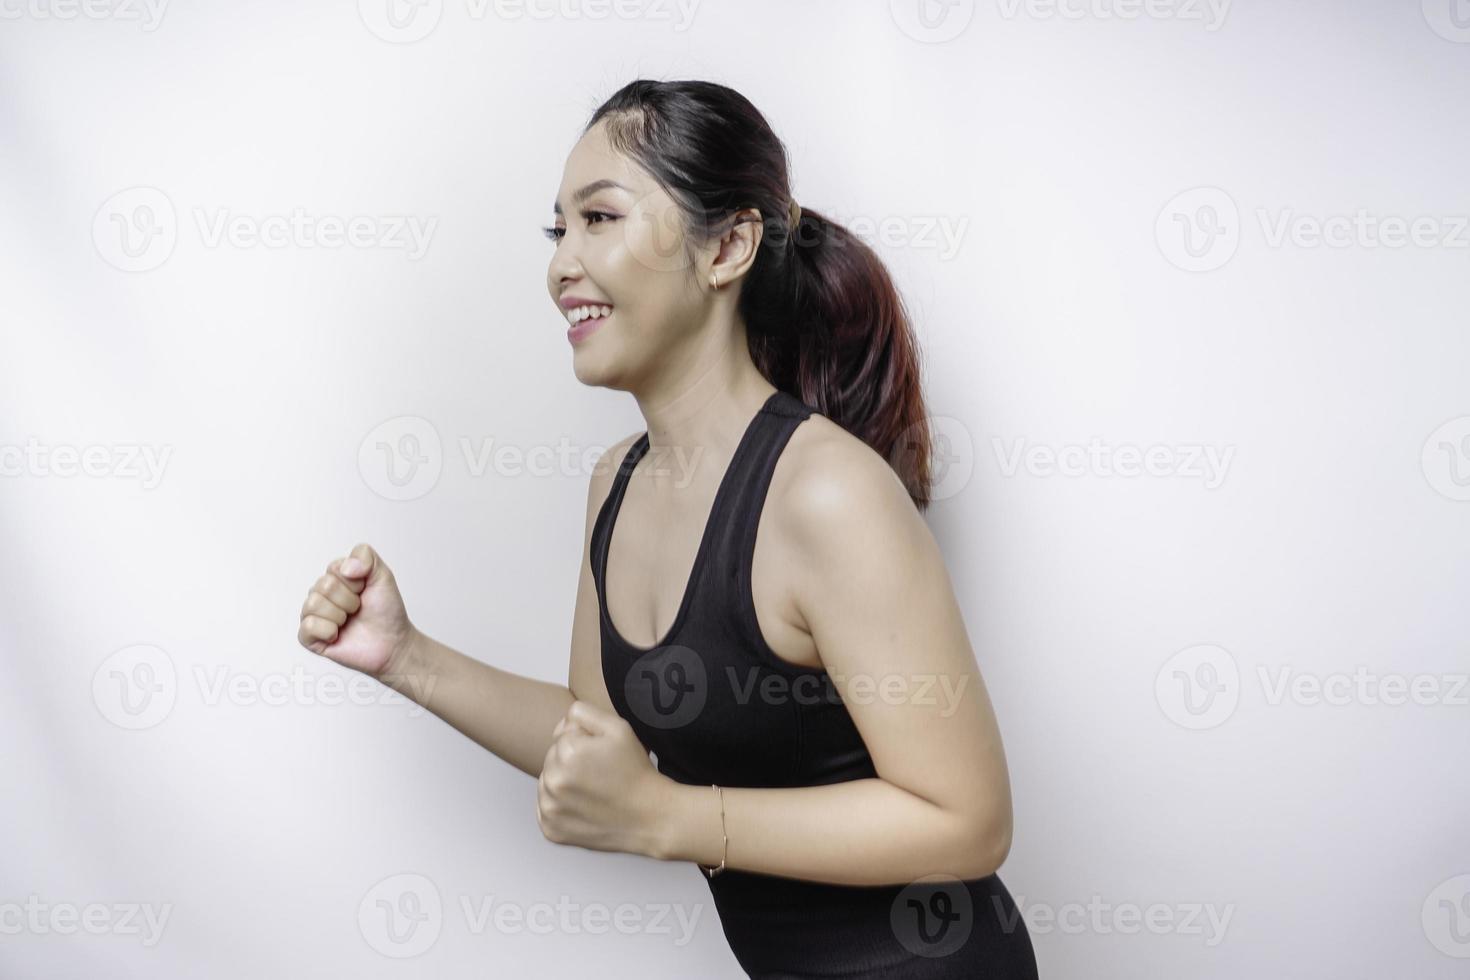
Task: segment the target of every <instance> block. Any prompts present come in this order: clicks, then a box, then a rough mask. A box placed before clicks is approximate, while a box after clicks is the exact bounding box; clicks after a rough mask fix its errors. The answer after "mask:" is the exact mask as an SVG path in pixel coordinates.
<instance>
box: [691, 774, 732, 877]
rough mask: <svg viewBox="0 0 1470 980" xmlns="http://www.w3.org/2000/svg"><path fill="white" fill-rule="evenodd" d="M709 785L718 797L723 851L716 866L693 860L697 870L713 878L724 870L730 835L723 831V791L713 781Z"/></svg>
mask: <svg viewBox="0 0 1470 980" xmlns="http://www.w3.org/2000/svg"><path fill="white" fill-rule="evenodd" d="M710 786H711V787H713V788H714V791H715V793H716V794H718V795H719V797H720V834H721V835H722V836H724V838H725V848H724V853H723V854H721V855H720V866H719V867H717V868H716V867H710V866H706V865H703V864H699V862H698V861H696V862H694V863H695V864H699V870H700V871H703V872H704V876H705V877H706V878H713V877H714V876H715V875H717V874H719V873H720V872H721V871H724V870H725V858H726V857H728V856H729V854H730V836H729V835H728V834H726V833H725V791H724V790H722V789H720V787H719V786H716V785H715V784H714V783H710Z"/></svg>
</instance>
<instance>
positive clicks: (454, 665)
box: [379, 434, 637, 778]
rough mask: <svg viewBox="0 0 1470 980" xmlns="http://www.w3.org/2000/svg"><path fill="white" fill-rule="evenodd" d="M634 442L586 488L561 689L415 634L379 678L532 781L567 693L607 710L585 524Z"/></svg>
mask: <svg viewBox="0 0 1470 980" xmlns="http://www.w3.org/2000/svg"><path fill="white" fill-rule="evenodd" d="M636 437H637V436H636V434H635V435H633V436H629V437H627V438H625V439H623V440H622V441H621V442H619V443H617V444H616V445H615V446H612V447H611V448H609V449H608V450H607V451H606V452H605V453H604V454H603V456H602V458H600V459H599V460H598V462H597V463H596V464H595V465H594V466H593V471H592V475H591V478H590V479H589V480H588V483H587V506H586V513H585V515H584V522H583V529H582V565H581V569H580V572H579V575H578V578H577V599H576V606H575V611H574V613H573V617H572V641H571V658H570V663H569V665H568V670H567V681H568V682H567V684H552V683H548V682H546V681H540V680H535V679H533V678H529V677H522V676H521V675H519V674H512V673H509V672H508V671H504V670H500V669H498V668H495V667H492V666H490V665H489V664H485V663H481V662H480V661H478V660H475V659H474V658H473V657H468V656H465V655H464V654H463V653H460V652H459V651H458V650H455V649H453V648H452V647H449V646H446V645H445V644H443V643H440V642H439V641H437V640H435V639H433V638H431V637H429V636H426V635H424V634H423V633H422V632H419V631H417V630H415V635H414V637H413V640H412V642H410V643H408V644H406V645H405V647H404V650H403V654H402V656H401V657H400V658H399V660H398V662H397V663H395V664H393V665H392V666H390V667H389V668H388V670H387V671H385V672H384V674H383V676H382V677H380V678H379V680H381V681H382V682H383V683H384V684H387V685H388V686H390V687H392V688H393V689H394V690H396V691H398V692H399V693H400V694H403V695H404V696H405V697H407V698H409V699H411V700H412V701H414V702H416V703H418V704H421V705H423V706H424V707H425V708H427V709H429V710H430V711H432V712H433V713H434V714H436V715H438V716H439V717H440V718H442V719H444V720H445V721H446V722H448V723H449V724H450V725H453V726H454V727H455V728H457V729H459V730H460V731H461V732H463V733H464V734H465V735H467V736H469V737H470V738H471V739H473V740H474V741H475V742H477V743H478V744H480V745H482V746H484V747H485V748H487V749H489V750H490V751H491V752H494V753H495V754H496V755H498V756H500V757H501V758H502V759H504V760H505V761H506V762H509V763H510V764H511V765H513V766H515V767H516V768H517V769H519V770H521V771H522V772H524V773H527V774H528V775H531V776H535V777H537V778H539V777H540V776H541V768H542V765H543V764H544V763H545V761H546V753H547V751H548V750H549V749H550V748H551V743H552V741H553V735H552V733H553V731H554V730H555V728H556V723H557V722H559V721H561V719H562V718H563V717H564V716H565V715H566V713H567V709H568V708H569V707H571V704H572V701H573V699H574V694H573V692H577V693H579V694H581V696H582V697H584V698H586V697H592V698H595V699H596V700H595V701H594V703H597V704H602V705H605V706H606V707H607V708H608V709H609V710H610V709H611V707H612V705H611V704H610V703H608V700H607V696H606V694H603V693H602V691H603V687H602V677H601V669H602V668H601V646H600V643H601V634H600V633H599V631H598V626H599V620H598V608H597V590H596V585H595V583H594V581H593V579H592V571H591V562H590V560H589V555H590V552H591V542H592V525H593V523H594V522H595V521H596V519H597V512H598V511H599V510H601V508H602V502H603V500H604V498H606V496H607V493H608V491H609V490H610V489H611V484H612V479H611V473H610V472H609V471H608V464H607V461H608V460H618V459H621V458H622V451H623V450H624V449H626V448H627V446H628V445H629V444H631V442H632V440H633V439H634V438H636ZM599 695H600V696H599Z"/></svg>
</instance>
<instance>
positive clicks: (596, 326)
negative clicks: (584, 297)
mask: <svg viewBox="0 0 1470 980" xmlns="http://www.w3.org/2000/svg"><path fill="white" fill-rule="evenodd" d="M577 305H579V306H581V305H584V304H580V303H579V304H577ZM585 305H589V306H590V305H595V304H585ZM616 312H617V310H614V311H613V313H616ZM613 313H609V314H608V315H607V316H604V317H598V318H597V319H595V320H583V321H582V322H580V323H574V324H572V325H571V326H570V327H568V328H567V340H568V341H570V342H571V343H572V345H573V346H575V345H577V344H579V343H581V342H582V341H583V340H586V339H587V337H589V336H590V335H592V334H594V333H596V332H597V331H598V330H600V329H602V325H603V324H604V323H606V322H607V321H609V320H611V319H612V318H613Z"/></svg>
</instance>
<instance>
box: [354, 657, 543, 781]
mask: <svg viewBox="0 0 1470 980" xmlns="http://www.w3.org/2000/svg"><path fill="white" fill-rule="evenodd" d="M378 679H379V680H380V681H381V682H382V683H384V684H386V685H387V686H388V687H391V688H392V689H393V690H395V691H397V692H398V693H400V694H402V695H403V696H404V697H407V698H409V699H411V700H412V701H414V702H415V703H417V704H420V705H422V706H423V707H425V708H427V709H428V710H429V711H431V712H433V713H434V714H436V715H438V716H439V717H440V718H442V719H443V720H444V721H446V722H448V723H449V724H450V725H452V726H454V727H455V728H457V729H459V731H461V732H463V733H464V734H465V735H467V736H469V737H470V738H471V739H472V740H474V741H475V742H476V743H478V744H479V745H481V746H483V747H484V748H486V749H489V750H490V751H491V752H493V753H495V754H496V755H498V756H500V758H502V759H504V760H505V761H506V762H509V763H510V764H511V765H513V766H515V767H516V768H517V769H519V770H521V771H522V772H524V773H527V774H528V775H531V776H540V775H541V766H542V764H543V763H544V762H545V760H546V753H547V751H548V750H549V749H550V748H551V742H552V737H551V733H552V731H553V730H554V729H555V728H556V723H557V722H558V721H560V720H561V718H562V716H563V715H565V714H566V713H567V708H569V707H570V706H571V703H572V692H571V691H570V690H568V689H567V687H566V685H565V684H552V683H548V682H546V681H538V680H535V679H533V678H530V677H522V676H521V675H520V674H512V673H510V672H509V671H504V670H500V669H498V668H496V667H492V666H490V665H489V664H487V663H482V662H481V661H479V660H476V659H474V658H473V657H469V656H466V655H465V654H463V653H460V652H459V651H458V650H455V649H454V648H453V647H449V646H446V645H444V644H443V643H440V642H439V641H438V640H435V639H434V638H433V637H431V636H427V635H425V634H424V633H423V632H418V633H417V634H416V636H415V638H414V642H412V643H410V644H409V645H408V646H407V647H406V648H405V649H404V652H403V655H402V656H401V658H400V659H399V662H398V663H395V664H394V665H393V666H392V667H391V668H390V672H386V673H384V674H383V675H382V676H381V677H379V678H378Z"/></svg>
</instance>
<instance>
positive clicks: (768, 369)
mask: <svg viewBox="0 0 1470 980" xmlns="http://www.w3.org/2000/svg"><path fill="white" fill-rule="evenodd" d="M553 210H554V214H555V216H556V224H555V225H554V226H553V227H551V228H548V229H546V233H547V235H548V236H549V237H550V238H551V239H552V240H553V242H554V243H555V245H554V250H553V255H552V258H551V263H550V266H549V268H548V276H547V285H548V288H549V289H550V292H551V297H552V299H553V301H555V302H556V304H557V306H558V308H559V309H560V310H561V311H562V312H563V313H564V315H565V316H566V317H567V319H568V321H569V324H570V329H569V330H568V339H569V340H570V342H571V345H572V362H573V370H574V371H575V372H576V375H577V378H578V379H579V380H580V381H581V382H582V383H584V384H590V385H599V386H603V387H608V388H614V389H617V390H622V391H627V392H629V393H631V394H632V395H633V397H634V398H635V399H636V400H637V402H638V405H639V409H640V410H641V411H642V413H643V416H644V418H645V420H646V422H647V428H646V431H644V432H642V433H638V434H636V435H634V436H630V437H628V438H625V439H623V440H622V441H621V442H619V443H618V444H617V445H616V446H614V447H612V448H611V449H610V450H608V452H607V453H606V454H605V455H604V456H603V461H602V462H601V463H600V464H599V465H598V466H597V467H596V468H595V471H594V475H593V477H592V479H591V480H590V482H589V492H588V499H587V513H586V524H585V533H584V547H583V554H582V563H581V580H580V584H579V587H578V591H577V600H576V611H575V616H574V621H573V626H572V650H571V663H570V669H569V673H568V685H567V686H566V687H563V686H561V685H558V684H548V683H545V682H541V681H536V680H532V679H529V678H525V677H520V676H517V675H514V674H509V673H507V672H504V671H500V670H497V669H496V668H494V667H490V666H487V665H485V664H482V663H480V662H478V661H476V660H473V659H471V658H469V657H466V656H464V655H463V654H461V653H458V652H457V651H455V650H452V649H450V648H448V647H446V646H444V645H443V644H441V643H438V642H437V641H435V640H433V639H431V638H429V637H428V636H426V635H425V634H423V633H422V632H421V631H419V630H418V629H417V628H416V627H415V626H414V625H413V624H412V623H411V622H410V621H409V619H408V617H407V615H406V614H405V612H404V608H403V602H402V599H401V597H400V595H399V592H398V589H397V586H396V584H395V581H394V578H393V575H392V573H391V571H390V570H389V569H388V567H387V565H386V564H385V563H384V562H383V560H382V558H381V557H380V556H379V555H378V554H377V553H376V552H375V551H373V549H372V548H370V547H369V546H367V545H365V544H360V545H358V546H357V547H356V548H354V549H353V551H352V553H351V555H350V556H349V557H348V558H346V559H345V560H340V561H334V562H332V563H331V564H330V565H329V566H328V568H327V573H326V574H325V575H323V576H322V578H321V579H320V580H319V581H318V582H317V584H316V585H315V586H314V587H313V589H312V590H311V592H310V594H309V595H308V597H307V600H306V604H305V605H304V606H303V608H302V619H301V632H300V640H301V642H302V644H303V645H305V646H306V647H307V648H308V649H310V650H312V651H314V652H316V653H319V654H324V655H325V656H327V657H330V658H332V659H333V660H336V661H338V662H341V663H344V664H346V665H347V666H350V667H353V668H355V669H358V670H361V671H364V672H366V673H369V674H371V675H373V676H376V677H379V678H380V679H382V680H383V681H384V683H387V684H390V685H391V686H393V687H394V688H395V689H397V690H399V691H401V692H402V693H404V694H405V695H407V696H409V697H411V698H413V699H414V700H416V701H417V702H418V703H420V704H423V705H425V706H426V707H428V708H429V709H430V710H432V711H434V712H435V713H436V714H438V715H439V716H440V717H441V718H443V719H445V720H446V721H448V722H449V723H450V724H452V725H454V726H455V727H457V728H459V729H460V730H462V731H463V732H465V733H466V734H467V735H469V736H470V737H471V738H473V739H475V740H476V741H477V742H479V743H480V744H481V745H483V746H485V747H486V748H488V749H489V750H491V751H492V752H494V753H496V754H497V755H499V756H500V757H501V758H503V759H505V760H506V761H508V762H510V763H511V764H512V765H515V766H516V767H517V768H520V769H521V770H523V771H525V772H527V773H529V774H531V775H533V776H536V777H537V778H538V792H537V820H538V823H539V825H540V827H541V829H542V832H543V833H544V834H545V836H546V837H547V838H548V839H550V840H552V841H555V842H557V843H562V844H574V845H577V846H580V847H586V848H592V849H596V850H606V851H625V852H629V853H634V854H642V855H646V856H649V857H653V858H658V859H661V860H677V861H686V862H693V863H696V864H697V865H698V866H699V868H700V869H701V871H702V872H703V874H704V875H705V876H706V878H707V881H708V884H709V888H710V892H711V895H712V897H713V899H714V902H715V906H716V909H717V910H718V912H719V915H720V921H721V925H722V926H723V928H724V931H725V935H726V937H727V938H728V940H729V942H730V945H731V948H732V950H733V952H734V954H735V956H736V958H737V959H738V960H739V962H740V964H741V966H742V967H743V968H744V970H745V971H746V972H747V973H749V974H750V975H751V976H753V977H817V976H824V977H825V976H831V977H836V976H841V977H976V976H983V977H990V978H1020V977H1035V976H1036V964H1035V960H1034V958H1033V955H1032V948H1031V942H1030V938H1029V936H1028V934H1027V932H1026V927H1025V924H1024V922H1023V921H1022V920H1021V919H1020V916H1019V914H1018V910H1017V908H1016V906H1015V904H1014V902H1013V901H1012V899H1011V896H1010V894H1009V892H1008V891H1007V890H1006V888H1005V886H1004V885H1003V884H1002V883H1001V881H1000V879H999V877H998V876H997V875H996V870H997V869H998V868H999V867H1000V865H1001V863H1002V862H1003V861H1004V859H1005V857H1006V854H1007V852H1008V851H1009V848H1010V842H1011V799H1010V788H1009V781H1008V780H1009V777H1008V774H1007V771H1006V765H1005V757H1004V752H1003V750H1002V745H1001V739H1000V735H999V732H998V730H997V727H996V721H995V717H994V714H993V712H992V710H991V707H990V703H989V699H988V696H987V694H986V691H985V687H984V684H983V682H982V681H981V679H980V675H979V671H978V669H977V667H976V664H975V659H974V654H973V653H972V651H971V649H970V646H969V642H968V639H967V636H966V632H965V627H964V624H963V621H962V618H961V615H960V611H959V607H958V604H957V602H956V600H955V597H954V594H953V591H952V589H951V586H950V582H949V578H948V575H947V572H946V570H945V568H944V564H943V559H942V555H941V553H940V552H939V549H938V547H937V545H936V543H935V541H934V539H933V537H932V535H931V534H930V533H929V530H928V527H927V525H926V524H925V523H924V521H923V519H922V517H921V516H920V511H921V510H923V509H924V508H925V507H927V505H928V490H929V473H928V469H927V462H926V461H927V458H928V455H929V444H928V439H927V435H926V429H925V416H924V408H923V402H922V397H921V395H920V390H919V371H918V361H917V352H916V348H915V344H914V340H913V336H912V331H911V328H910V326H909V324H908V321H907V318H906V316H905V314H904V312H903V309H902V304H901V302H900V300H899V298H898V296H897V295H896V293H895V290H894V288H893V285H892V282H891V280H890V279H889V276H888V275H887V273H886V271H885V269H884V268H883V266H882V263H881V262H880V261H879V259H878V258H877V256H876V255H874V253H873V252H872V251H871V250H870V249H868V248H867V247H866V246H865V245H863V244H862V243H861V242H859V241H858V240H857V239H856V238H855V237H853V236H852V235H851V234H850V233H848V232H847V231H846V230H845V229H843V228H842V227H841V226H840V225H838V224H836V223H834V222H831V221H829V220H827V219H826V218H824V217H823V216H821V215H820V214H817V213H815V212H813V211H810V210H805V211H803V210H802V209H800V208H799V206H797V205H796V204H795V202H794V201H793V200H792V196H791V190H790V185H789V180H788V168H787V161H786V154H785V149H784V147H783V146H782V144H781V143H780V141H779V140H778V139H777V138H776V136H775V135H774V133H772V131H771V129H770V127H769V126H768V125H767V123H766V121H765V119H764V118H763V117H762V116H761V115H760V113H759V112H757V111H756V109H755V108H754V107H753V106H752V105H751V104H750V103H749V102H748V101H747V100H746V99H745V98H743V97H742V96H740V95H739V94H738V93H736V92H734V91H733V90H731V89H729V88H726V87H724V86H720V85H715V84H712V83H708V82H698V81H677V82H657V81H647V80H639V81H635V82H632V83H630V84H628V85H627V86H625V87H624V88H623V89H621V90H620V91H619V92H617V93H616V94H615V95H613V96H612V98H611V99H609V100H608V101H607V102H606V103H604V104H603V105H602V106H601V107H600V108H599V109H598V110H597V111H596V113H595V114H594V115H593V117H592V119H591V121H590V122H589V123H588V124H587V126H586V128H585V129H584V130H583V133H582V136H581V138H580V139H579V141H578V142H577V144H576V146H575V147H574V148H573V149H572V151H571V154H570V155H569V157H568V159H567V163H566V167H565V171H564V173H563V177H562V182H561V187H560V188H559V190H558V193H557V198H556V202H555V206H554V209H553ZM691 466H692V470H691V469H690V467H691ZM650 750H651V757H650Z"/></svg>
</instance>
